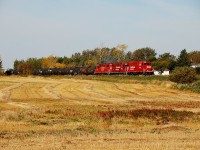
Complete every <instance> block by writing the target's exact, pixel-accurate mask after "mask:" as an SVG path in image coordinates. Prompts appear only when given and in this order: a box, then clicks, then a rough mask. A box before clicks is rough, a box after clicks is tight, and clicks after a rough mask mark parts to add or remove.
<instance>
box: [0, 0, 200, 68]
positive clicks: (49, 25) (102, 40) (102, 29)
mask: <svg viewBox="0 0 200 150" xmlns="http://www.w3.org/2000/svg"><path fill="white" fill-rule="evenodd" d="M199 8H200V1H199V0H190V1H188V0H175V1H174V0H159V1H157V0H135V1H131V0H74V1H70V0H58V1H53V0H43V1H41V0H29V1H27V0H17V1H16V0H1V1H0V21H1V24H0V33H1V34H0V57H1V59H2V61H3V67H4V68H13V63H14V61H15V60H16V59H18V60H21V59H28V58H41V57H48V56H49V55H54V56H58V57H63V56H67V57H71V55H72V54H74V53H75V52H80V53H81V52H82V51H83V50H87V49H89V50H92V49H95V48H97V47H100V46H102V45H103V47H109V48H112V47H115V46H117V45H118V44H127V45H128V48H127V51H134V50H137V49H139V48H144V47H150V48H153V49H155V51H156V53H157V55H160V54H163V53H165V52H169V53H171V54H173V55H175V56H178V55H179V54H180V51H181V50H183V49H186V50H187V52H191V51H199V50H200V44H199V43H200V40H199V35H200V30H199V27H200V9H199Z"/></svg>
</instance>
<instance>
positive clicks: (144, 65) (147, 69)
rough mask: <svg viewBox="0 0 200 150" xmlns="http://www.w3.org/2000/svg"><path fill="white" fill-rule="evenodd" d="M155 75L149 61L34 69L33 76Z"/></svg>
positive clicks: (13, 72)
mask: <svg viewBox="0 0 200 150" xmlns="http://www.w3.org/2000/svg"><path fill="white" fill-rule="evenodd" d="M7 74H20V72H17V71H11V72H7ZM78 74H83V75H101V74H106V75H112V74H125V75H153V74H154V69H153V67H152V64H151V62H147V61H130V62H115V63H104V64H98V65H96V66H89V67H67V68H48V69H34V70H33V75H78Z"/></svg>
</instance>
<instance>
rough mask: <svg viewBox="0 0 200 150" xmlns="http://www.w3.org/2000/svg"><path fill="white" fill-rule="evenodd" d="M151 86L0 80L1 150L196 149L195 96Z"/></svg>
mask: <svg viewBox="0 0 200 150" xmlns="http://www.w3.org/2000/svg"><path fill="white" fill-rule="evenodd" d="M144 82H145V81H144ZM153 82H154V81H151V84H150V83H149V82H147V83H146V84H144V83H142V84H141V83H139V82H137V81H134V80H133V81H131V82H130V83H119V82H118V83H114V82H107V81H96V80H84V79H81V80H80V79H77V77H76V79H73V78H72V79H67V78H42V77H15V76H11V77H1V79H0V93H1V94H0V117H1V119H0V149H5V150H6V149H9V150H10V149H13V150H17V149H20V150H21V149H22V150H25V149H36V150H40V149H41V150H43V149H52V150H53V149H58V150H60V149H110V150H113V149H120V150H121V149H148V150H151V149H159V150H160V149H198V148H199V147H200V142H199V141H200V95H199V94H197V93H192V92H184V91H178V90H175V89H171V88H170V86H169V85H170V84H171V83H170V82H167V81H164V82H163V83H160V84H157V83H158V81H155V82H156V84H152V83H153Z"/></svg>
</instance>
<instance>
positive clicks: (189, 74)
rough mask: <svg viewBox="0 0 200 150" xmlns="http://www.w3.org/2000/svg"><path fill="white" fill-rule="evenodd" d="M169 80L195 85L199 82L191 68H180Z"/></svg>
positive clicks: (175, 70) (176, 69)
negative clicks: (194, 83)
mask: <svg viewBox="0 0 200 150" xmlns="http://www.w3.org/2000/svg"><path fill="white" fill-rule="evenodd" d="M169 80H170V81H172V82H176V83H181V84H188V83H193V82H194V81H196V80H197V73H196V71H195V69H193V68H190V67H178V68H175V69H174V71H173V73H172V74H171V75H170V76H169Z"/></svg>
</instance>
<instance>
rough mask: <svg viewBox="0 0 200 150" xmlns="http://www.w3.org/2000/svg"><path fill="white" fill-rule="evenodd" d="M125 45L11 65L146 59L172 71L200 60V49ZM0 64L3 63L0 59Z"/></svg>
mask: <svg viewBox="0 0 200 150" xmlns="http://www.w3.org/2000/svg"><path fill="white" fill-rule="evenodd" d="M127 47H128V46H127V45H125V44H120V45H118V46H116V47H113V48H108V47H102V48H95V49H93V50H83V51H82V52H77V53H74V54H73V55H72V56H71V57H66V56H63V57H57V56H53V55H50V56H48V57H42V58H28V59H26V60H17V59H16V60H15V61H14V69H15V70H17V71H19V72H20V73H22V74H32V71H33V70H34V69H40V68H65V67H84V66H95V65H97V64H101V63H108V62H123V61H137V60H146V61H151V62H152V64H153V67H154V69H155V70H159V71H164V70H169V71H172V70H174V68H175V67H182V66H191V64H200V51H192V52H190V53H188V52H187V51H186V50H185V49H183V50H181V52H180V55H179V56H178V57H176V56H174V55H172V54H170V53H168V52H167V53H163V54H161V55H159V56H157V57H156V55H157V54H156V51H155V49H152V48H150V47H145V48H140V49H137V50H135V51H127ZM0 65H2V61H1V60H0Z"/></svg>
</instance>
